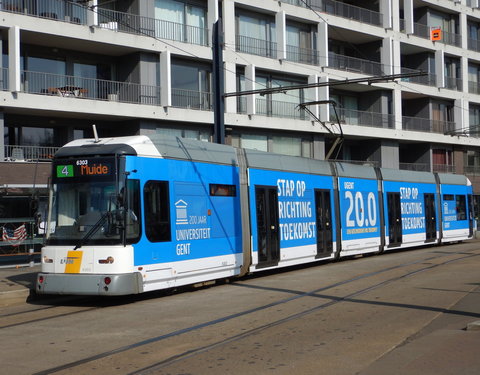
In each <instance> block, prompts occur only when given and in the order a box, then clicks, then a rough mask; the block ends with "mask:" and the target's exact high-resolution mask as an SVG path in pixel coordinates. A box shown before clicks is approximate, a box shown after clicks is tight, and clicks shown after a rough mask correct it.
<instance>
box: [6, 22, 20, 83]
mask: <svg viewBox="0 0 480 375" xmlns="http://www.w3.org/2000/svg"><path fill="white" fill-rule="evenodd" d="M8 82H9V90H10V91H11V92H19V91H21V86H20V28H19V27H18V26H13V27H11V28H10V29H8Z"/></svg>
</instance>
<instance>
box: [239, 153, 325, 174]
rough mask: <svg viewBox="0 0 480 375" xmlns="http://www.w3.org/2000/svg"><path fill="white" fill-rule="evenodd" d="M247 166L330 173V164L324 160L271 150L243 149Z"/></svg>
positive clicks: (286, 170)
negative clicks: (275, 152)
mask: <svg viewBox="0 0 480 375" xmlns="http://www.w3.org/2000/svg"><path fill="white" fill-rule="evenodd" d="M245 157H246V159H247V166H248V167H249V168H259V169H270V170H277V171H285V172H298V173H311V174H317V175H327V176H328V175H331V174H332V171H331V169H330V164H329V163H328V162H326V161H324V160H315V159H309V158H302V157H299V156H288V155H279V154H273V153H271V152H265V151H258V150H250V149H245Z"/></svg>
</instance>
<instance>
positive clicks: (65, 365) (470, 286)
mask: <svg viewBox="0 0 480 375" xmlns="http://www.w3.org/2000/svg"><path fill="white" fill-rule="evenodd" d="M479 269H480V242H478V241H477V242H466V243H462V244H455V245H449V246H442V247H430V248H421V249H414V250H406V251H401V252H394V253H387V254H384V255H380V256H369V257H363V258H358V259H350V260H344V261H341V262H336V263H326V264H319V265H315V266H309V267H303V268H293V269H292V268H291V269H288V270H285V271H282V272H278V273H266V274H263V275H260V276H255V277H249V278H245V279H240V280H235V281H234V282H230V283H221V284H220V285H218V284H217V285H215V286H212V287H208V288H202V289H197V290H193V289H191V288H186V290H181V291H177V292H174V293H170V292H168V293H166V292H159V293H150V294H147V295H142V296H134V297H126V298H115V299H108V300H105V299H101V298H87V299H84V298H82V299H73V300H64V299H62V300H57V301H56V302H55V303H52V302H50V303H47V302H46V301H45V302H42V301H37V302H32V303H28V304H21V305H16V306H10V307H5V308H3V309H2V311H1V313H0V318H1V319H0V337H1V340H0V363H1V372H2V373H5V374H102V375H106V374H192V375H193V374H209V375H216V374H222V375H223V374H293V373H295V374H316V375H317V374H333V375H336V374H362V375H366V374H369V375H373V374H386V373H388V374H422V375H424V374H429V373H431V374H436V375H438V374H469V373H471V374H478V373H480V358H478V357H480V356H479V355H478V354H479V349H478V348H480V331H475V330H465V327H466V326H467V324H468V323H473V322H476V321H480V301H479V300H480V298H478V297H479V293H480V272H479Z"/></svg>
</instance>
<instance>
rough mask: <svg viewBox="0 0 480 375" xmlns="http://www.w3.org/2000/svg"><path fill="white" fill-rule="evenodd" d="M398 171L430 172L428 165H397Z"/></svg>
mask: <svg viewBox="0 0 480 375" xmlns="http://www.w3.org/2000/svg"><path fill="white" fill-rule="evenodd" d="M399 169H401V170H404V171H417V172H431V168H430V164H428V163H399Z"/></svg>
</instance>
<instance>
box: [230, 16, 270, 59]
mask: <svg viewBox="0 0 480 375" xmlns="http://www.w3.org/2000/svg"><path fill="white" fill-rule="evenodd" d="M236 29H237V30H236V34H237V38H236V48H237V51H240V52H245V53H249V54H251V55H259V56H265V57H273V58H276V57H277V44H276V34H275V22H274V21H273V18H271V17H266V16H265V17H262V18H260V17H259V16H258V14H253V13H252V14H249V13H243V12H242V13H239V14H237V17H236Z"/></svg>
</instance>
